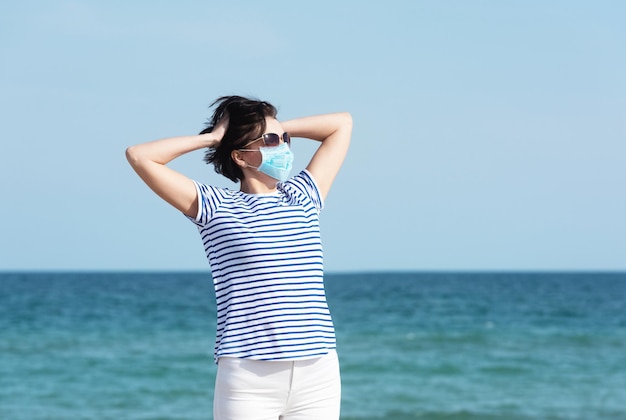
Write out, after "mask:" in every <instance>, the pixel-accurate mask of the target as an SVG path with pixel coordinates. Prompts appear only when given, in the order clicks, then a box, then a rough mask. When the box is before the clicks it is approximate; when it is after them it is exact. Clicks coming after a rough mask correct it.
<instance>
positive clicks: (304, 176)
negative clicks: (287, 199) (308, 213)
mask: <svg viewBox="0 0 626 420" xmlns="http://www.w3.org/2000/svg"><path fill="white" fill-rule="evenodd" d="M285 186H289V187H292V188H295V189H296V190H297V191H298V192H300V193H301V194H303V195H304V196H306V197H308V198H309V199H310V200H311V202H312V203H313V204H314V205H315V208H316V209H317V212H318V213H319V212H321V211H322V209H323V208H324V199H323V198H322V194H321V192H320V189H319V187H318V186H317V183H316V182H315V179H314V178H313V175H311V173H310V172H309V171H307V170H306V169H304V170H302V171H301V172H300V173H299V174H298V175H296V176H294V177H293V178H291V179H289V180H288V181H286V182H285Z"/></svg>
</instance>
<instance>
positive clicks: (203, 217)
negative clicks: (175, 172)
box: [187, 181, 224, 226]
mask: <svg viewBox="0 0 626 420" xmlns="http://www.w3.org/2000/svg"><path fill="white" fill-rule="evenodd" d="M193 183H194V184H195V186H196V194H197V195H198V214H197V215H196V217H195V218H193V217H189V216H187V218H188V219H189V220H191V221H192V222H193V223H195V224H196V225H198V226H203V225H206V224H207V223H208V221H209V220H211V217H213V214H214V213H215V210H216V209H217V208H218V207H219V206H220V204H221V203H222V201H223V200H224V191H223V190H222V189H221V188H216V187H212V186H210V185H205V184H201V183H199V182H197V181H193Z"/></svg>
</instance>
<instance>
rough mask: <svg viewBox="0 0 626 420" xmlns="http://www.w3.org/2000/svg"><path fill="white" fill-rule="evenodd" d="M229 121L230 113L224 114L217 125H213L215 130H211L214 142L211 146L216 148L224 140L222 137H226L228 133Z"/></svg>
mask: <svg viewBox="0 0 626 420" xmlns="http://www.w3.org/2000/svg"><path fill="white" fill-rule="evenodd" d="M228 122H229V119H228V114H224V116H223V117H222V119H221V120H219V121H218V123H217V124H216V125H215V127H213V130H212V131H211V135H212V140H213V144H212V145H211V146H210V147H211V148H213V149H215V148H216V147H218V146H219V145H220V143H221V142H222V139H223V138H224V135H225V134H226V131H227V130H228Z"/></svg>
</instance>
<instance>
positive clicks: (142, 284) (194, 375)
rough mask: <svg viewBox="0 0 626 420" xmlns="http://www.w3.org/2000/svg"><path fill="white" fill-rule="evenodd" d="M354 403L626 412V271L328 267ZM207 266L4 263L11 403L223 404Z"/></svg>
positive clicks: (542, 415)
mask: <svg viewBox="0 0 626 420" xmlns="http://www.w3.org/2000/svg"><path fill="white" fill-rule="evenodd" d="M325 284H326V290H327V295H328V302H329V306H330V309H331V313H332V315H333V319H334V322H335V328H336V332H337V345H338V349H337V351H338V354H339V358H340V363H341V373H342V387H343V388H342V416H341V418H342V419H346V420H373V419H399V420H403V419H455V420H456V419H459V420H461V419H476V420H477V419H487V420H495V419H507V420H522V419H626V404H625V403H624V401H626V368H624V367H625V366H626V272H609V271H606V272H604V271H602V272H599V271H588V272H580V271H572V272H565V271H549V272H545V271H506V272H503V271H453V272H445V271H428V272H407V271H398V272H384V271H381V272H363V273H358V272H337V273H329V274H326V276H325ZM214 340H215V295H214V292H213V286H212V283H211V277H210V272H208V271H159V272H156V271H152V272H151V271H139V270H137V271H82V270H81V271H78V270H77V271H32V272H28V271H7V272H0V419H3V420H4V419H6V420H39V419H181V420H182V419H190V420H193V419H211V418H212V398H213V384H214V379H215V372H216V366H215V364H214V362H213V345H214Z"/></svg>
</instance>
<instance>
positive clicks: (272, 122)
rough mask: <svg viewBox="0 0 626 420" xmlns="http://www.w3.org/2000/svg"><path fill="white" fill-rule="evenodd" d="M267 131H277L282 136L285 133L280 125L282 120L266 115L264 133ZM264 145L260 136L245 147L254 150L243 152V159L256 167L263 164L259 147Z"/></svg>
mask: <svg viewBox="0 0 626 420" xmlns="http://www.w3.org/2000/svg"><path fill="white" fill-rule="evenodd" d="M266 133H276V134H278V135H280V136H282V134H283V133H284V130H283V127H282V125H280V122H279V121H278V120H277V119H276V118H273V117H265V132H263V134H266ZM281 141H282V140H281ZM264 146H265V145H264V144H263V139H261V138H259V139H258V140H256V141H254V142H252V143H249V144H248V145H247V146H246V147H245V149H246V150H252V151H247V152H243V153H241V157H242V159H243V160H244V161H245V162H246V164H247V165H249V166H254V167H257V168H258V167H259V165H261V160H262V157H261V152H260V151H259V147H264ZM253 170H254V169H253ZM244 172H245V171H244ZM255 172H256V171H255ZM245 175H246V176H247V174H245Z"/></svg>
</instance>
